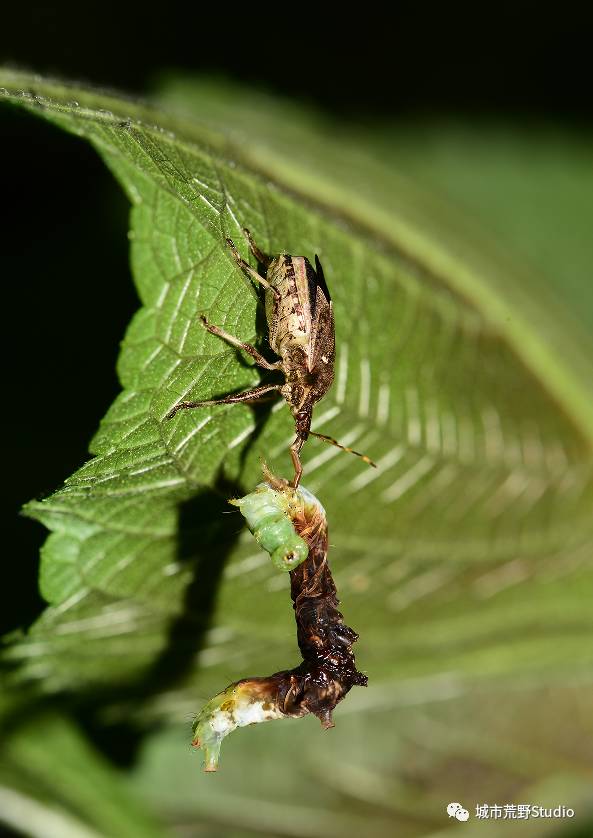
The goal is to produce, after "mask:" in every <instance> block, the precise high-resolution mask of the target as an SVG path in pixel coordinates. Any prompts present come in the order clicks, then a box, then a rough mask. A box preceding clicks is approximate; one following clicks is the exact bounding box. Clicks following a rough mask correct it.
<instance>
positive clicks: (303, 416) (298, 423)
mask: <svg viewBox="0 0 593 838" xmlns="http://www.w3.org/2000/svg"><path fill="white" fill-rule="evenodd" d="M312 415H313V404H305V405H301V407H300V408H299V409H298V410H297V411H296V412H295V414H294V424H295V427H296V432H297V434H298V435H299V436H300V437H301V439H304V440H306V439H307V437H308V436H309V431H310V430H311V417H312Z"/></svg>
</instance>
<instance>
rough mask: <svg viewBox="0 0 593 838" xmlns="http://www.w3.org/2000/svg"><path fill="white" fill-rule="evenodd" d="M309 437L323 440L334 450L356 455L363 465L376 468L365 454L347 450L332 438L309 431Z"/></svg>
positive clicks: (345, 446) (346, 447)
mask: <svg viewBox="0 0 593 838" xmlns="http://www.w3.org/2000/svg"><path fill="white" fill-rule="evenodd" d="M309 433H310V434H311V436H316V437H317V439H323V440H324V441H325V442H329V444H330V445H335V446H336V448H341V449H342V451H347V452H348V453H349V454H356V456H357V457H360V459H361V460H364V461H365V463H368V464H369V465H370V466H372V467H373V468H377V463H374V462H373V461H372V460H371V458H370V457H367V455H366V454H361V453H360V452H359V451H355V450H354V448H348V446H347V445H340V443H339V442H338V440H337V439H334V438H333V436H326V435H325V434H318V433H315V431H309Z"/></svg>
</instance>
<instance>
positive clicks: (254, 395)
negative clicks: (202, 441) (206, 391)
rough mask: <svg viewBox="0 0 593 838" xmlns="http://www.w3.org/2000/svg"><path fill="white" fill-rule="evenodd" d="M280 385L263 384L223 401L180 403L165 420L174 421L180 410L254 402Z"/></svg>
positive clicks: (277, 388) (227, 397) (278, 388)
mask: <svg viewBox="0 0 593 838" xmlns="http://www.w3.org/2000/svg"><path fill="white" fill-rule="evenodd" d="M280 389H281V385H280V384H262V385H261V386H260V387H254V388H253V389H252V390H245V392H244V393H236V394H235V395H232V396H224V398H222V399H207V400H206V401H203V402H179V404H176V405H175V407H174V408H173V409H172V410H170V411H169V412H168V413H167V415H166V416H165V419H172V418H173V417H174V416H175V414H176V413H177V411H178V410H189V409H190V408H194V407H210V406H211V405H214V404H238V403H239V402H254V401H256V400H257V399H259V397H260V396H263V395H264V393H269V392H270V391H271V390H280Z"/></svg>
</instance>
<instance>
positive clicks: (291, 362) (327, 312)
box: [167, 230, 375, 488]
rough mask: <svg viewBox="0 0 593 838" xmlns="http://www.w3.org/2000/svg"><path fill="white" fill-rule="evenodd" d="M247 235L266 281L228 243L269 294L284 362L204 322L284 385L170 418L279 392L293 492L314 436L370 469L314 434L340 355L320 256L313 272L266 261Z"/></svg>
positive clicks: (281, 260) (273, 339) (273, 342)
mask: <svg viewBox="0 0 593 838" xmlns="http://www.w3.org/2000/svg"><path fill="white" fill-rule="evenodd" d="M244 233H245V236H246V238H247V241H248V242H249V248H250V250H251V252H252V253H253V255H254V257H255V258H256V259H257V261H258V263H259V265H260V266H261V268H263V269H264V270H265V276H261V275H260V274H259V273H258V271H256V270H254V269H253V268H252V267H251V266H250V265H249V264H248V263H247V262H246V261H245V260H244V259H242V258H241V256H240V255H239V253H238V251H237V249H236V247H235V245H234V244H233V242H232V241H231V239H227V243H228V246H229V247H230V249H231V252H232V254H233V256H234V258H235V260H236V262H237V264H238V265H239V267H240V268H241V269H242V270H243V271H244V272H245V273H246V274H247V275H248V276H250V277H251V278H252V279H254V280H255V281H256V282H258V283H259V284H260V285H263V287H264V289H265V307H266V319H267V322H268V330H269V335H268V341H269V344H270V348H271V349H272V350H273V351H274V352H275V353H276V355H278V356H279V358H280V360H279V361H274V362H273V363H270V361H267V360H266V359H265V358H264V357H263V355H261V354H260V353H259V352H258V351H257V349H256V348H255V347H254V346H251V344H249V343H243V341H240V340H239V339H238V338H236V337H233V335H229V334H228V333H227V332H225V331H223V330H222V329H220V328H219V327H218V326H213V325H211V324H210V323H208V321H207V320H206V318H205V317H203V316H202V317H201V320H202V323H203V325H204V328H205V329H207V330H208V331H209V332H211V333H212V334H213V335H218V336H219V337H221V338H223V340H226V341H227V343H230V344H231V345H232V346H236V347H237V348H238V349H242V350H243V351H244V352H247V353H248V354H249V355H251V357H252V358H253V359H254V360H255V362H256V364H257V365H258V366H260V367H262V368H263V369H266V370H274V371H280V372H282V373H283V374H284V378H285V383H284V384H263V385H261V386H259V387H254V388H253V389H251V390H246V391H245V392H243V393H237V394H236V395H231V396H225V397H224V398H221V399H213V400H207V401H199V402H189V401H183V402H179V404H177V405H175V407H174V408H173V410H171V411H170V412H169V413H168V414H167V418H168V419H171V418H172V417H173V416H174V415H175V414H176V413H177V411H178V410H182V409H184V408H194V407H208V406H210V405H214V404H236V403H237V402H249V401H255V400H257V399H259V398H261V396H263V395H264V394H266V393H269V392H271V391H274V390H276V391H279V392H280V393H281V394H282V396H283V397H284V398H285V399H286V401H287V403H288V406H289V407H290V410H291V413H292V415H293V417H294V422H295V430H296V438H295V440H294V442H293V443H292V445H291V446H290V455H291V457H292V462H293V465H294V479H293V482H292V484H291V485H292V486H293V487H294V488H296V487H297V486H298V485H299V482H300V479H301V475H302V473H303V467H302V465H301V459H300V456H299V455H300V452H301V449H302V447H303V444H304V443H305V442H306V441H307V438H308V436H309V435H312V436H316V437H318V438H319V439H323V440H325V441H326V442H329V443H331V444H332V445H337V447H338V448H341V449H342V450H344V451H349V452H350V453H351V454H356V456H358V457H361V458H362V459H363V460H364V461H365V462H367V463H368V464H369V465H372V466H375V463H373V461H372V460H370V459H369V458H368V457H367V456H365V455H364V454H359V453H358V451H353V450H352V449H351V448H347V447H346V446H344V445H340V443H339V442H337V441H336V440H335V439H333V437H329V436H326V435H325V434H318V433H315V432H314V431H312V430H311V418H312V414H313V405H314V404H315V403H316V402H318V401H319V400H320V399H321V398H323V396H324V395H325V394H326V393H327V391H328V390H329V388H330V387H331V384H332V382H333V380H334V360H335V355H336V341H335V328H334V316H333V310H332V302H331V297H330V295H329V291H328V289H327V285H326V282H325V278H324V276H323V269H322V267H321V263H320V262H319V259H318V258H317V256H315V268H313V266H312V265H311V263H310V262H309V260H308V259H307V258H306V257H305V256H290V255H288V254H286V253H283V254H281V255H280V256H274V257H272V256H267V255H266V254H265V253H263V252H262V251H261V250H260V249H259V247H258V246H257V245H256V244H255V242H254V241H253V238H252V236H251V233H250V232H249V230H244Z"/></svg>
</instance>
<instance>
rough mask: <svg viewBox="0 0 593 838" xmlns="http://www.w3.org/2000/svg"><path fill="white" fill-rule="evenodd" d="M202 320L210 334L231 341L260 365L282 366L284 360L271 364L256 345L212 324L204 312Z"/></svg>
mask: <svg viewBox="0 0 593 838" xmlns="http://www.w3.org/2000/svg"><path fill="white" fill-rule="evenodd" d="M200 320H201V321H202V325H203V326H204V328H205V329H206V330H207V331H208V332H210V334H212V335H218V337H219V338H222V339H223V340H226V342H227V343H230V344H231V346H236V347H237V349H242V350H243V351H244V352H247V353H248V354H249V355H251V357H252V358H253V359H254V361H255V363H256V364H257V365H258V367H263V368H264V369H265V370H277V369H279V367H281V365H282V361H276V363H274V364H271V363H270V362H269V361H266V359H265V358H264V356H263V355H260V353H259V352H258V351H257V349H256V348H255V346H252V345H251V344H250V343H243V341H241V340H239V338H236V337H233V335H229V333H228V332H225V331H224V329H221V328H220V327H219V326H211V325H210V323H208V321H207V320H206V318H205V317H204V315H203V314H202V315H200Z"/></svg>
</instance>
